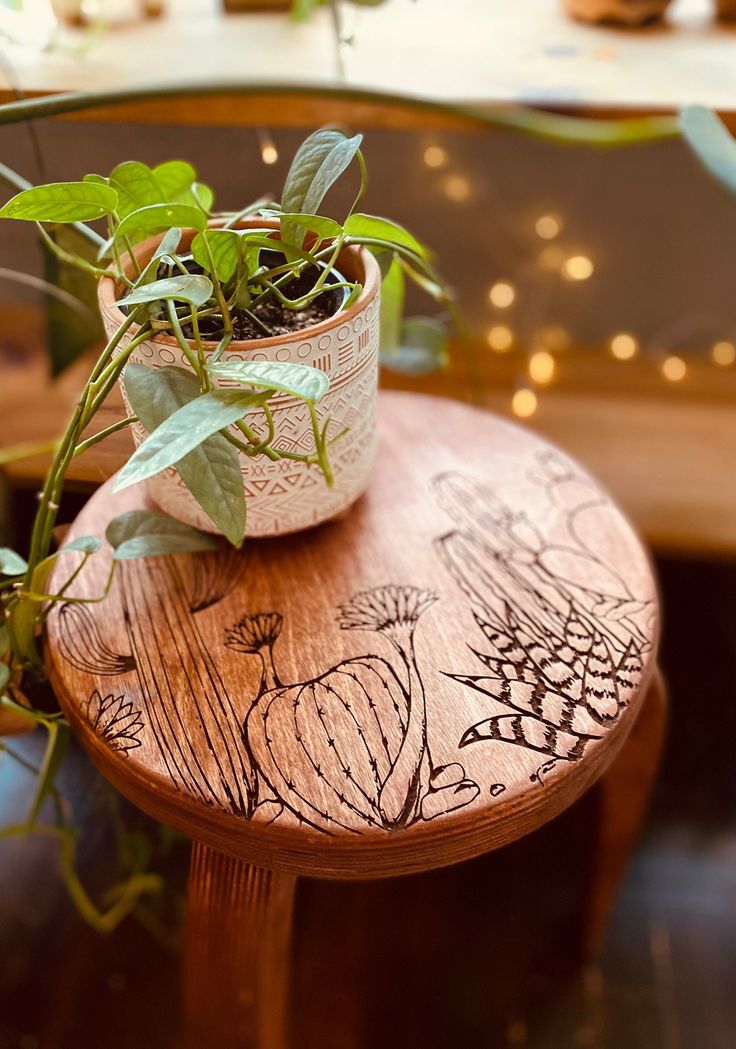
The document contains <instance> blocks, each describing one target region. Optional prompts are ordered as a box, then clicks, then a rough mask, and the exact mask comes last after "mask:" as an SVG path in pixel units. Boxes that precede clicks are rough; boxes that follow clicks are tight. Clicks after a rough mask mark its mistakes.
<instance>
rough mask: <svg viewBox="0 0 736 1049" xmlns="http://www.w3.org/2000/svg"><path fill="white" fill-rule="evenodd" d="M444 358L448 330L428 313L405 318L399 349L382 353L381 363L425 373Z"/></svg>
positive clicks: (404, 372) (411, 372) (403, 371)
mask: <svg viewBox="0 0 736 1049" xmlns="http://www.w3.org/2000/svg"><path fill="white" fill-rule="evenodd" d="M446 362H447V332H446V330H445V327H444V325H443V324H441V323H440V322H439V321H437V320H434V319H433V318H431V317H410V318H409V319H408V320H406V321H405V322H404V325H403V328H402V332H401V344H400V346H399V347H398V349H397V350H396V351H395V352H394V353H390V354H386V355H385V356H384V355H383V354H381V364H382V365H383V366H384V367H386V368H389V369H390V370H391V371H395V372H399V373H400V374H402V375H427V374H428V373H429V372H433V371H436V370H437V369H438V368H441V367H442V366H443V365H444V364H445V363H446Z"/></svg>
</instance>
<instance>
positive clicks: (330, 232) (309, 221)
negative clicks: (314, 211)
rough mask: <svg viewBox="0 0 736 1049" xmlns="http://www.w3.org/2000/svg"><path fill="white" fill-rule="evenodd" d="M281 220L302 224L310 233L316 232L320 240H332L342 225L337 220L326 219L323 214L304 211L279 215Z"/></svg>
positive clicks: (338, 233)
mask: <svg viewBox="0 0 736 1049" xmlns="http://www.w3.org/2000/svg"><path fill="white" fill-rule="evenodd" d="M280 218H281V222H282V223H283V222H284V221H286V223H287V225H288V224H289V223H295V224H298V225H300V226H304V228H305V229H306V230H308V231H309V232H310V233H316V234H317V237H318V238H319V239H320V240H332V239H334V238H335V237H339V236H340V234H341V233H342V231H343V230H342V226H341V225H340V223H339V222H335V220H334V219H328V218H326V217H325V216H324V215H309V214H305V213H304V212H301V213H296V214H291V215H281V216H280Z"/></svg>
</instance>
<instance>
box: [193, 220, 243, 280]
mask: <svg viewBox="0 0 736 1049" xmlns="http://www.w3.org/2000/svg"><path fill="white" fill-rule="evenodd" d="M205 239H206V244H205ZM207 244H208V245H209V248H210V252H211V253H212V259H213V261H214V264H215V277H216V278H217V280H218V281H220V283H221V284H224V283H226V282H227V281H229V280H230V278H231V277H232V275H233V273H235V269H236V267H237V265H238V256H239V252H240V244H241V238H240V236H239V235H238V234H237V233H236V232H235V230H232V229H209V230H205V232H204V233H198V234H197V235H196V237H195V238H194V240H193V241H192V256H193V257H194V260H195V262H198V263H199V265H200V266H201V267H202V269H204V270H207V272H208V273H210V272H211V270H212V267H211V265H210V260H209V256H208V254H207V251H206V247H207Z"/></svg>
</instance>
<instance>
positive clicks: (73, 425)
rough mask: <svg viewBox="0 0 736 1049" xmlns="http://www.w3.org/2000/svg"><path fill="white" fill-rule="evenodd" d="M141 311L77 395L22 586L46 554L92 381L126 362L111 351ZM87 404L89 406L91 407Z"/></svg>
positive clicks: (136, 314) (134, 315)
mask: <svg viewBox="0 0 736 1049" xmlns="http://www.w3.org/2000/svg"><path fill="white" fill-rule="evenodd" d="M143 312H144V311H143V310H133V311H131V313H130V314H129V315H128V316H127V317H126V318H125V320H124V322H123V323H122V324H121V325H120V327H119V328H118V330H117V331H116V332H115V334H114V335H113V336H112V338H111V339H110V340H109V341H108V343H107V345H106V346H105V348H104V349H103V351H102V353H101V354H100V357H99V359H98V361H97V364H96V365H95V367H94V368H93V370H92V374H91V375H90V378H89V379H88V380H87V383H86V385H85V387H84V390H83V391H82V395H81V397H80V398H79V401H78V403H77V406H76V408H75V409H74V412H73V414H72V417H71V419H70V420H69V423H68V425H67V428H66V431H65V432H64V435H63V436H62V438H61V439H60V441H59V443H58V448H57V450H56V455H55V456H54V460H53V463H52V464H51V467H50V469H49V472H48V474H47V475H46V482H45V484H44V487H43V491H42V492H41V497H40V503H39V507H38V510H37V511H36V517H35V519H34V522H33V530H32V532H31V544H30V552H29V554H28V568H27V570H26V573H25V576H24V579H23V586H24V589H30V588H31V586H32V580H33V573H34V571H35V569H36V567H37V566H38V564H39V562H40V561H41V560H43V558H44V557H46V556H47V554H48V551H49V547H50V544H51V533H52V530H53V527H54V523H55V521H56V515H57V513H58V510H59V499H60V497H61V489H62V487H63V483H64V476H65V473H66V470H67V468H68V466H69V463H70V462H71V460H72V458H73V456H74V451H75V448H76V446H77V442H78V440H79V436H80V434H81V433H82V431H83V430H84V429H85V427H86V426H87V425H88V423H89V422H90V421H91V418H92V416H93V415H94V412H95V411H96V407H97V404H98V403H99V401H98V399H96V398H95V397H94V393H93V387H94V384H95V381H99V380H100V379H102V378H103V377H104V375H105V372H106V368H107V367H109V366H110V365H111V364H112V365H114V367H112V369H111V374H112V375H113V376H115V377H117V375H118V374H119V373H120V371H121V370H122V368H123V367H124V365H125V361H126V360H127V357H128V353H121V354H120V355H119V356H118V357H117V358H116V359H115V360H114V361H111V358H112V355H113V353H114V351H115V350H116V348H117V347H118V345H119V343H120V340H121V339H122V338H123V336H124V335H125V333H126V332H127V331H128V329H129V328H130V327H132V325H133V324H135V323H137V322H138V320H139V319H140V318H141V317H142V315H143ZM143 334H144V333H140V334H139V336H137V338H136V340H135V341H136V342H138V341H141V335H143ZM130 348H131V345H130V344H129V346H128V347H127V348H126V349H127V350H128V352H129V351H130ZM106 386H107V383H103V388H106ZM90 408H91V409H92V410H91V411H90Z"/></svg>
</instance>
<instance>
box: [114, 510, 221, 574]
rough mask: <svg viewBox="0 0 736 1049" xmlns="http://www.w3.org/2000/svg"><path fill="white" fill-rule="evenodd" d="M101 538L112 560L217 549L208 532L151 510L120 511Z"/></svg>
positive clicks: (127, 559)
mask: <svg viewBox="0 0 736 1049" xmlns="http://www.w3.org/2000/svg"><path fill="white" fill-rule="evenodd" d="M105 538H106V539H107V541H108V543H109V544H110V546H111V547H112V548H113V550H114V551H115V553H114V554H113V557H114V559H115V560H116V561H129V560H132V559H133V558H136V557H159V556H161V555H164V554H190V553H197V552H199V551H200V550H216V549H217V542H216V540H215V539H214V538H213V537H212V536H211V535H206V534H205V533H204V532H200V531H198V529H196V528H192V527H191V525H187V524H183V523H182V522H181V521H175V520H174V518H173V517H167V516H166V514H160V513H157V512H156V511H155V510H129V511H128V512H127V513H124V514H120V515H119V516H118V517H115V518H113V520H112V521H111V522H110V524H109V525H108V526H107V531H106V532H105Z"/></svg>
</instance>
